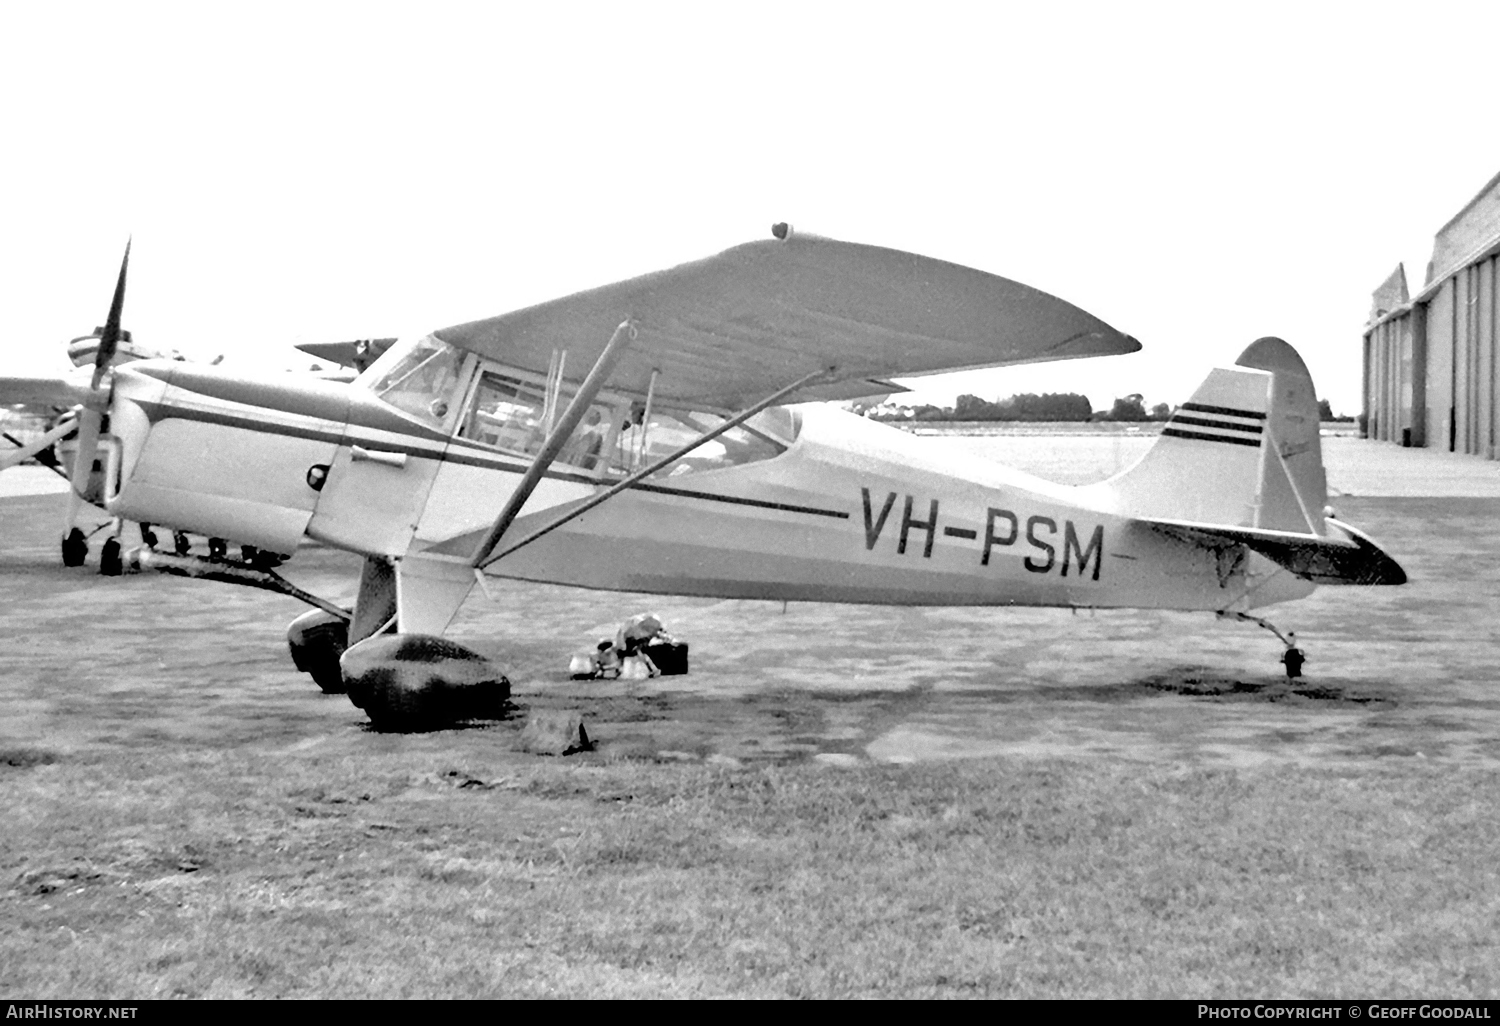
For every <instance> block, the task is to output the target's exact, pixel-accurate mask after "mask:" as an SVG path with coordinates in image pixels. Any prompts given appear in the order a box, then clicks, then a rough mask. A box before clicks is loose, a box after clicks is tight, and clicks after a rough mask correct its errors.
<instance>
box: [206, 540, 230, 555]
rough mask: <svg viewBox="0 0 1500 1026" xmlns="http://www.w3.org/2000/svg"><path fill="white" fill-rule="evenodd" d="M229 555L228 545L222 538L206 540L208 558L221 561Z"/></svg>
mask: <svg viewBox="0 0 1500 1026" xmlns="http://www.w3.org/2000/svg"><path fill="white" fill-rule="evenodd" d="M227 555H229V543H228V542H227V541H225V540H224V539H223V538H210V539H209V540H208V558H209V559H223V558H224V557H225V556H227Z"/></svg>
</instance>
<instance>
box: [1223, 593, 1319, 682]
mask: <svg viewBox="0 0 1500 1026" xmlns="http://www.w3.org/2000/svg"><path fill="white" fill-rule="evenodd" d="M1217 615H1218V617H1219V619H1220V620H1242V621H1244V622H1245V623H1253V624H1255V625H1256V626H1257V627H1263V628H1264V629H1266V630H1268V631H1270V632H1271V633H1272V634H1274V635H1276V638H1277V640H1278V641H1280V642H1281V644H1282V646H1283V648H1282V652H1281V657H1280V659H1279V660H1278V662H1280V663H1281V665H1282V666H1283V667H1285V669H1286V678H1287V680H1297V679H1298V678H1299V677H1301V676H1302V666H1303V664H1304V663H1306V662H1307V653H1306V652H1304V651H1303V650H1302V648H1301V646H1299V645H1298V644H1297V632H1296V631H1287V632H1286V633H1285V634H1282V633H1281V631H1279V630H1277V629H1276V625H1275V624H1273V623H1272V622H1271V621H1270V620H1264V619H1262V618H1260V617H1258V616H1251V615H1250V614H1249V613H1231V612H1228V611H1227V610H1223V609H1221V610H1219V612H1218V614H1217Z"/></svg>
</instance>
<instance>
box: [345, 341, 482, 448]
mask: <svg viewBox="0 0 1500 1026" xmlns="http://www.w3.org/2000/svg"><path fill="white" fill-rule="evenodd" d="M389 355H390V356H391V359H390V361H389V362H388V363H387V362H386V361H385V360H384V359H382V361H381V362H380V363H377V364H375V365H372V366H371V367H370V372H371V373H370V375H369V381H368V384H367V387H368V388H369V389H370V390H371V391H372V392H374V393H375V395H376V396H378V397H379V398H380V399H383V400H384V401H385V402H388V403H390V404H391V405H392V406H394V407H396V409H398V410H400V411H402V412H403V413H407V414H410V415H411V416H413V417H416V418H417V419H418V420H420V421H422V422H423V423H425V424H428V425H429V426H431V427H435V428H438V429H439V430H446V429H447V428H448V426H449V425H450V424H451V423H452V422H453V420H454V418H455V416H456V413H457V406H458V402H459V399H460V398H461V396H460V395H459V394H458V393H459V385H460V384H461V376H460V371H461V369H462V365H463V353H461V352H459V351H458V350H457V349H454V348H453V347H452V346H450V345H448V344H447V343H446V342H441V341H439V340H438V339H436V338H433V337H432V336H430V335H429V336H427V337H426V338H421V339H418V340H417V341H416V342H413V343H411V345H410V347H409V348H406V349H404V350H403V351H401V352H399V353H398V352H395V351H394V350H393V352H392V353H391V354H389ZM382 364H384V366H382Z"/></svg>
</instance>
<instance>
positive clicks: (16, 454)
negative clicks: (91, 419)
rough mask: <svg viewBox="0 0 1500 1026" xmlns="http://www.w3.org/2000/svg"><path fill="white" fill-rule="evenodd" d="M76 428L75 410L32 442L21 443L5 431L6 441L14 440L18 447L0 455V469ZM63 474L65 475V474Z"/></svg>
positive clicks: (11, 464)
mask: <svg viewBox="0 0 1500 1026" xmlns="http://www.w3.org/2000/svg"><path fill="white" fill-rule="evenodd" d="M77 429H78V420H77V416H76V411H75V412H74V413H69V414H67V415H66V416H65V417H63V419H62V420H60V421H58V423H57V426H56V427H54V428H53V429H52V430H51V431H48V432H47V433H46V434H45V435H43V436H42V437H41V438H38V439H36V440H35V441H34V442H30V443H25V444H23V443H21V442H18V441H16V439H14V438H12V437H11V436H10V435H9V433H7V434H6V435H5V439H6V441H8V442H15V444H16V445H17V446H18V447H19V448H16V449H11V450H10V451H8V452H6V453H5V454H4V455H3V456H0V470H4V469H5V468H6V467H13V466H15V465H16V464H17V463H20V462H22V461H23V460H29V459H30V458H31V457H33V456H35V455H36V454H37V453H39V452H41V451H42V450H43V449H45V448H47V446H49V445H51V444H52V443H53V442H55V441H57V440H58V439H59V438H65V437H67V436H68V435H70V434H72V433H73V432H74V431H76V430H77ZM52 469H53V470H57V468H56V467H53V468H52ZM59 473H60V471H59ZM63 476H65V477H66V476H67V475H63Z"/></svg>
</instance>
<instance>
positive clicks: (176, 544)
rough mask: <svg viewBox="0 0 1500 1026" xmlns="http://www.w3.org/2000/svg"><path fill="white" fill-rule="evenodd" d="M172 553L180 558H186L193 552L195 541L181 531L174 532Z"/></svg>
mask: <svg viewBox="0 0 1500 1026" xmlns="http://www.w3.org/2000/svg"><path fill="white" fill-rule="evenodd" d="M172 551H173V552H175V553H177V554H178V555H179V556H186V555H187V554H188V553H189V552H192V551H193V540H192V539H191V538H189V537H188V536H187V535H186V534H184V533H182V532H181V531H173V532H172Z"/></svg>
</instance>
